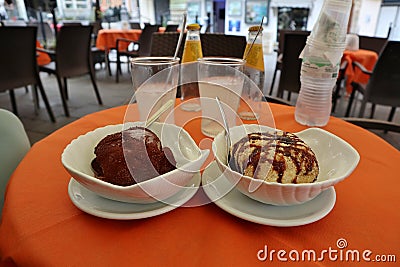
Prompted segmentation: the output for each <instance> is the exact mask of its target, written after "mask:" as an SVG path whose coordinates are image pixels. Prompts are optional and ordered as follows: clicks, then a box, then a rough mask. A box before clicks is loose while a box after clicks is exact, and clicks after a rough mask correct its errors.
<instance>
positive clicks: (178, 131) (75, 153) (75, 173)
mask: <svg viewBox="0 0 400 267" xmlns="http://www.w3.org/2000/svg"><path fill="white" fill-rule="evenodd" d="M143 125H144V123H143V122H133V123H125V124H119V125H109V126H105V127H101V128H98V129H95V130H94V131H91V132H88V133H86V134H84V135H81V136H79V137H78V138H76V139H74V140H73V141H72V142H71V143H70V144H69V145H67V147H66V148H65V149H64V152H63V153H62V155H61V161H62V163H63V165H64V168H65V169H66V170H67V171H68V172H69V174H70V175H71V176H72V177H73V178H74V179H75V180H76V181H77V182H79V183H80V184H81V185H82V186H84V187H86V188H87V189H89V190H91V191H93V192H95V193H96V194H99V195H100V196H103V197H105V198H109V199H112V200H117V201H122V202H129V203H154V202H157V201H162V200H164V199H167V198H169V197H171V196H173V195H174V194H176V193H177V192H179V191H180V190H181V189H183V188H184V187H185V185H186V184H187V183H188V182H189V181H190V180H191V179H192V177H193V175H194V174H196V173H197V172H198V171H199V170H200V167H201V166H202V165H203V163H204V161H205V160H206V158H207V156H208V154H209V150H200V149H199V148H198V146H197V145H196V143H195V142H194V140H193V139H192V137H191V136H190V135H189V134H188V133H187V132H186V131H185V130H184V129H183V128H181V127H178V126H176V125H172V124H166V123H157V122H156V123H153V124H152V125H151V126H150V127H149V129H150V130H151V131H153V132H154V133H155V134H156V135H157V136H158V137H159V139H160V140H161V144H162V146H163V147H168V148H170V149H171V151H172V153H173V155H174V158H175V160H176V162H177V169H175V170H173V171H170V172H168V173H165V174H163V175H160V176H157V177H155V178H152V179H150V180H147V181H144V182H141V183H138V184H134V185H130V186H119V185H114V184H111V183H108V182H105V181H102V180H100V179H97V178H95V177H94V174H93V171H92V169H91V161H92V160H93V159H94V158H95V155H94V148H95V146H96V145H97V144H98V143H99V141H100V140H101V139H103V138H104V137H106V136H107V135H109V134H112V133H116V132H120V131H122V129H127V128H129V127H132V126H143Z"/></svg>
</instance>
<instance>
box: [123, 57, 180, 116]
mask: <svg viewBox="0 0 400 267" xmlns="http://www.w3.org/2000/svg"><path fill="white" fill-rule="evenodd" d="M178 64H179V58H174V57H137V58H134V59H132V60H131V75H132V84H133V91H134V97H135V98H136V101H137V105H138V108H139V117H140V120H141V121H146V120H147V119H148V118H149V117H150V116H152V115H153V114H154V113H155V112H157V111H158V110H159V109H160V107H162V105H164V104H165V103H166V102H168V101H169V100H174V101H175V98H176V88H177V85H178V78H179V65H178ZM172 110H173V107H171V108H170V109H169V111H168V112H164V114H163V115H161V116H160V118H159V121H167V119H168V120H169V121H167V122H169V123H174V121H173V116H171V113H172Z"/></svg>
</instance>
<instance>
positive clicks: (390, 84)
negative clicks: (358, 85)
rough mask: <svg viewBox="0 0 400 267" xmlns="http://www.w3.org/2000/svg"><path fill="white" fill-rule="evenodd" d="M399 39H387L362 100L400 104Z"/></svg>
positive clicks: (392, 105) (396, 105)
mask: <svg viewBox="0 0 400 267" xmlns="http://www.w3.org/2000/svg"><path fill="white" fill-rule="evenodd" d="M399 62H400V41H388V42H387V44H386V46H385V47H384V48H383V50H382V52H381V54H380V55H379V58H378V61H377V62H376V64H375V67H374V69H373V71H372V75H371V77H370V79H369V81H368V84H367V87H366V92H365V95H364V98H363V102H364V101H365V102H372V103H375V104H381V105H388V106H391V107H399V106H400V86H399V85H400V68H399Z"/></svg>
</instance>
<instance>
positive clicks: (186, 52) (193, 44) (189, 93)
mask: <svg viewBox="0 0 400 267" xmlns="http://www.w3.org/2000/svg"><path fill="white" fill-rule="evenodd" d="M186 29H187V33H186V41H185V47H184V49H183V55H182V63H189V62H196V61H197V59H199V58H202V57H203V51H202V49H201V41H200V25H199V24H196V23H194V24H189V25H187V26H186ZM193 67H194V66H193ZM193 67H185V66H184V67H183V68H182V75H181V84H182V85H181V99H182V101H183V103H182V104H181V109H183V110H186V111H199V110H200V109H201V106H200V99H199V97H200V94H199V85H198V82H197V80H198V79H197V71H189V70H191V69H193ZM193 75H195V76H196V77H194V76H193ZM187 81H188V82H187ZM195 81H196V82H195Z"/></svg>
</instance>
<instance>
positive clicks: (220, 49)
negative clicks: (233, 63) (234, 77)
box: [200, 33, 247, 58]
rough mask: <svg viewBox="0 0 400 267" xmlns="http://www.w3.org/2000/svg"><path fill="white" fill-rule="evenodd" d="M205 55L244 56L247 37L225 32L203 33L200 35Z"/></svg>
mask: <svg viewBox="0 0 400 267" xmlns="http://www.w3.org/2000/svg"><path fill="white" fill-rule="evenodd" d="M200 40H201V47H202V49H203V56H205V57H208V56H225V57H235V58H243V53H244V50H245V48H246V44H247V41H246V37H245V36H237V35H228V34H223V33H203V34H201V35H200Z"/></svg>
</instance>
